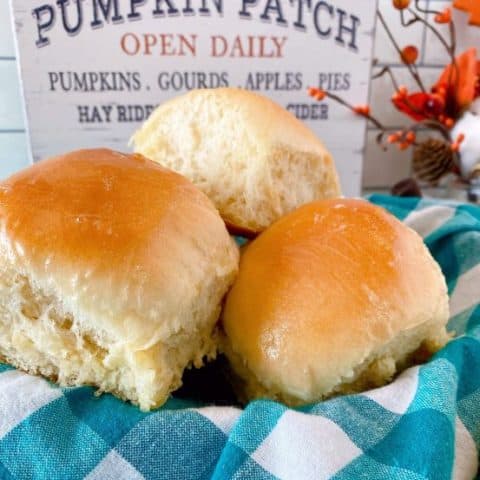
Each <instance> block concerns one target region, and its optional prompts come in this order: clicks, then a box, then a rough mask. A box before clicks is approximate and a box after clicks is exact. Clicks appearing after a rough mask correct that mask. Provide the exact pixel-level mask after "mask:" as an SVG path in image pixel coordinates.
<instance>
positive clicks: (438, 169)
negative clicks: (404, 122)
mask: <svg viewBox="0 0 480 480" xmlns="http://www.w3.org/2000/svg"><path fill="white" fill-rule="evenodd" d="M453 166H454V151H453V150H452V148H451V146H450V144H449V143H448V142H445V141H444V140H438V139H436V138H429V139H428V140H426V141H425V142H422V143H420V144H419V145H417V146H416V147H415V149H414V151H413V162H412V168H413V171H414V173H415V174H416V176H417V178H419V179H420V180H424V181H426V182H428V183H430V184H432V185H435V184H437V183H438V181H439V180H440V179H441V178H442V177H443V176H444V175H445V174H447V173H449V172H450V171H451V170H452V167H453Z"/></svg>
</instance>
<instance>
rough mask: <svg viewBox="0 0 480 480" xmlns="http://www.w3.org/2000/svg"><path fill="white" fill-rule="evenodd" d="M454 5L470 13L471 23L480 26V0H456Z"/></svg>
mask: <svg viewBox="0 0 480 480" xmlns="http://www.w3.org/2000/svg"><path fill="white" fill-rule="evenodd" d="M453 6H454V7H455V8H458V9H459V10H464V11H465V12H468V13H469V14H470V25H476V26H477V27H480V2H479V1H478V0H455V1H454V2H453Z"/></svg>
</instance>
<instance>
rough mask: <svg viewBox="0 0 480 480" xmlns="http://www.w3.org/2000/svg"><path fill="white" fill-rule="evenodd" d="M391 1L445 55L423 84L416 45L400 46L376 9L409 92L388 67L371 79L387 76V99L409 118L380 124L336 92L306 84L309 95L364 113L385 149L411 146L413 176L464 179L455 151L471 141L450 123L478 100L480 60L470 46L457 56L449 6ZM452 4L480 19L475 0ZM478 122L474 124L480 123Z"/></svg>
mask: <svg viewBox="0 0 480 480" xmlns="http://www.w3.org/2000/svg"><path fill="white" fill-rule="evenodd" d="M392 3H393V6H394V7H395V8H396V9H397V10H399V15H400V20H401V23H402V25H403V26H404V27H405V28H409V27H411V26H412V25H415V24H419V23H420V24H423V25H424V26H425V27H426V28H427V30H429V31H430V32H431V33H432V34H433V35H434V36H435V37H436V38H437V40H438V41H439V42H440V43H441V45H442V46H443V47H444V48H445V50H446V51H447V54H448V56H449V58H450V62H449V63H448V64H447V65H446V67H445V68H444V70H443V71H442V73H441V74H440V76H439V78H438V79H437V81H436V82H435V83H434V84H433V85H431V86H428V85H426V84H425V83H424V81H423V79H422V77H421V75H420V73H419V70H418V68H417V65H416V62H417V60H418V57H419V52H418V48H417V47H416V46H415V45H405V46H403V47H402V46H401V45H400V44H399V43H398V42H397V40H396V39H395V37H394V35H393V33H392V31H391V30H390V28H389V26H388V24H387V22H386V21H385V18H384V17H383V15H382V13H381V12H380V11H377V16H378V19H379V22H380V24H381V25H382V26H383V28H384V29H385V31H386V33H387V36H388V37H389V39H390V41H391V42H392V44H393V46H394V48H395V50H396V51H397V53H398V56H399V59H400V60H401V61H402V63H403V64H404V65H405V66H406V68H407V69H408V72H409V73H410V75H411V77H412V79H413V81H414V83H415V85H416V87H415V89H414V90H413V91H410V90H409V89H407V87H406V86H403V85H400V84H399V83H398V82H397V79H396V76H395V74H394V72H393V71H392V69H391V68H390V67H388V66H386V67H384V68H383V69H382V70H381V71H380V72H379V73H377V74H376V75H375V76H374V77H373V79H376V78H380V77H383V76H384V75H388V77H389V78H390V79H391V81H392V84H393V88H394V93H393V95H392V97H391V101H392V104H393V105H394V107H395V108H396V109H397V110H398V111H400V112H401V113H403V114H404V115H405V116H406V117H408V118H409V119H410V120H411V121H412V122H413V123H411V124H409V125H407V126H405V128H402V129H400V130H399V129H398V127H389V126H387V125H384V124H383V123H382V122H381V121H380V120H379V119H378V118H377V117H376V116H375V115H374V114H373V113H372V111H371V108H370V107H369V106H368V105H352V104H350V103H348V102H347V101H345V100H344V99H343V98H341V97H340V96H339V95H337V94H334V93H332V92H329V91H325V90H321V89H319V88H310V89H309V95H310V96H311V97H312V98H314V99H316V100H318V101H323V100H325V99H326V98H328V99H331V100H334V101H336V102H337V103H339V104H341V105H343V106H345V107H347V108H349V109H350V110H351V111H352V112H354V113H355V114H357V115H360V116H362V117H364V118H365V119H366V120H368V121H369V122H370V123H372V124H373V125H374V126H375V127H376V128H377V129H378V130H379V131H380V133H379V135H378V137H377V142H378V144H379V145H380V146H381V147H382V148H384V149H385V150H386V149H387V148H388V146H396V147H397V148H398V149H400V150H406V149H408V148H410V147H412V148H413V165H412V166H413V172H414V174H415V176H416V178H418V179H419V180H422V181H423V182H427V183H429V184H431V185H437V184H438V182H439V181H440V180H441V178H442V177H443V176H445V175H446V174H448V173H454V174H456V175H458V176H460V177H461V178H462V179H463V180H464V181H468V180H469V178H470V177H469V172H466V171H465V168H463V169H462V164H461V161H460V156H461V155H463V152H464V151H466V146H468V145H473V143H472V142H471V141H469V140H468V133H467V132H463V131H459V130H458V128H456V125H457V124H459V121H460V120H461V119H462V118H464V117H465V115H466V114H465V112H466V111H467V110H468V109H469V108H470V106H471V105H472V103H473V102H474V101H475V99H477V98H478V99H479V101H480V60H479V58H478V56H477V51H476V49H475V48H470V49H468V50H466V51H464V52H461V53H460V54H458V55H457V52H456V30H455V24H454V23H453V20H452V9H451V8H450V7H447V8H445V9H443V10H441V11H438V10H434V9H431V8H428V5H432V2H430V3H429V4H428V5H427V8H424V6H423V5H424V4H425V3H426V2H422V1H421V0H392ZM454 6H455V7H456V8H461V9H463V10H467V11H469V12H470V14H471V21H472V22H474V21H476V20H479V22H480V0H456V1H455V2H454ZM477 17H478V18H477ZM437 24H441V25H447V26H448V36H445V35H444V34H443V33H442V31H440V30H439V29H438V27H437ZM477 118H480V117H477ZM469 122H470V119H469ZM470 123H471V122H470ZM478 125H479V126H480V123H479V124H478ZM475 128H477V127H475ZM419 130H427V131H431V132H432V138H428V139H427V140H425V141H419V140H418V131H419ZM476 131H477V130H475V132H476ZM433 132H435V135H433ZM479 162H480V160H479ZM474 166H475V164H473V165H471V167H472V168H473V167H474ZM475 168H476V170H475V171H476V172H478V171H479V170H480V167H478V168H477V167H475ZM470 170H471V169H470Z"/></svg>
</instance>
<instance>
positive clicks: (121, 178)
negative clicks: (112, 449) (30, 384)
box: [0, 149, 238, 409]
mask: <svg viewBox="0 0 480 480" xmlns="http://www.w3.org/2000/svg"><path fill="white" fill-rule="evenodd" d="M0 222H1V244H0V257H1V259H2V263H3V267H2V269H1V271H0V281H1V282H2V289H1V293H0V307H1V308H2V309H3V310H2V311H4V312H6V314H5V315H3V317H4V318H2V319H1V320H0V355H2V356H3V357H4V358H6V359H7V360H8V361H10V362H11V363H13V364H14V365H17V366H20V367H22V368H24V369H26V370H28V371H31V372H34V373H41V374H44V375H47V376H52V377H55V378H57V379H58V381H59V382H60V383H61V384H67V385H76V384H84V383H87V384H93V385H96V386H97V387H99V388H100V389H101V390H105V391H113V392H114V393H117V394H118V395H119V396H121V397H123V398H127V399H129V400H132V401H133V402H135V403H138V404H140V405H141V406H142V408H144V409H149V408H152V407H155V406H158V405H160V404H161V403H163V402H164V401H165V399H166V398H167V396H168V394H169V393H170V391H172V390H173V389H175V388H177V387H178V386H179V385H180V382H181V380H180V378H181V373H182V371H183V369H184V368H186V367H187V366H188V365H191V364H196V365H197V366H199V365H200V364H201V363H202V361H203V357H204V356H213V355H214V353H215V351H216V345H215V342H214V339H213V336H212V335H213V333H212V332H213V329H214V325H215V321H216V319H217V317H218V314H219V309H220V302H221V299H222V297H223V296H224V294H225V292H226V290H227V289H228V287H229V285H230V284H231V282H232V281H233V278H234V276H235V274H236V270H237V261H238V251H237V248H236V246H235V245H234V243H233V241H232V240H231V238H230V237H229V235H228V233H227V231H226V228H225V225H224V223H223V221H222V219H221V218H220V216H219V214H218V212H217V211H216V210H215V208H214V207H213V205H212V203H211V202H210V201H209V200H208V198H207V197H206V196H205V195H204V194H203V193H201V192H200V191H199V190H198V189H197V188H195V187H194V186H193V185H192V184H191V183H190V182H189V181H188V180H186V179H184V178H183V177H181V176H180V175H178V174H176V173H174V172H171V171H168V170H166V169H164V168H162V167H161V166H159V165H157V164H155V163H154V162H151V161H150V160H147V159H146V158H144V157H142V156H140V155H124V154H121V153H118V152H113V151H110V150H105V149H99V150H83V151H78V152H72V153H70V154H67V155H63V156H59V157H56V158H52V159H50V160H46V161H43V162H40V163H38V164H35V165H33V166H31V167H30V168H28V169H26V170H24V171H22V172H20V173H18V174H16V175H14V176H12V177H10V178H9V179H8V180H6V181H4V182H2V183H1V185H0ZM20 285H23V286H22V287H21V288H20ZM27 291H28V292H27ZM49 329H50V333H51V334H49V333H48V331H49Z"/></svg>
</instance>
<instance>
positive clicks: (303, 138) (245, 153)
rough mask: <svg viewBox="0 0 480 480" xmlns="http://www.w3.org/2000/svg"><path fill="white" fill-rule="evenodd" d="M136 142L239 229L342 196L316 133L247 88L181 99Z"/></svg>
mask: <svg viewBox="0 0 480 480" xmlns="http://www.w3.org/2000/svg"><path fill="white" fill-rule="evenodd" d="M132 140H133V143H134V145H135V151H137V152H139V153H142V154H143V155H146V156H147V157H149V158H151V159H152V160H155V161H157V162H159V163H160V164H162V165H164V166H165V167H167V168H171V169H172V170H175V171H177V172H179V173H181V174H182V175H185V176H186V177H187V178H189V179H190V180H192V182H193V183H194V184H195V185H197V186H198V187H199V188H200V189H201V190H202V191H203V192H205V193H206V194H207V195H208V197H210V199H211V200H213V203H214V204H215V206H216V207H217V208H218V210H219V211H220V214H221V215H222V217H223V218H224V219H225V221H226V222H227V223H228V224H230V225H232V226H234V227H236V228H239V229H240V230H241V229H243V230H247V231H253V232H258V231H261V230H264V229H265V228H266V227H268V226H269V225H270V224H271V223H272V222H274V221H275V220H277V219H278V218H279V217H281V216H282V215H284V214H285V213H287V212H290V211H291V210H294V209H295V208H296V207H298V206H300V205H302V204H304V203H307V202H310V201H312V200H316V199H322V198H330V197H337V196H339V195H340V187H339V184H338V178H337V173H336V170H335V166H334V163H333V160H332V157H331V156H330V154H329V153H328V151H327V150H326V149H325V147H324V146H323V145H322V143H321V142H320V140H318V138H317V137H316V136H315V135H314V134H313V132H312V131H310V130H309V129H308V128H307V127H306V126H305V125H304V124H303V123H301V122H300V121H299V120H297V119H296V118H295V117H294V116H293V115H292V114H291V113H289V112H287V110H284V109H283V108H282V107H280V106H279V105H277V104H276V103H274V102H272V101H271V100H269V99H268V98H266V97H263V96H260V95H258V94H256V93H252V92H249V91H247V90H240V89H234V88H219V89H213V90H195V91H192V92H190V93H188V94H186V95H183V96H181V97H178V98H175V99H173V100H171V101H169V102H167V103H164V104H163V105H161V106H160V107H158V108H157V110H155V111H154V112H153V113H152V115H151V116H150V118H149V119H148V120H147V122H146V123H145V124H144V125H143V126H142V128H140V130H139V131H137V132H136V133H135V135H134V136H133V139H132Z"/></svg>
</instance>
